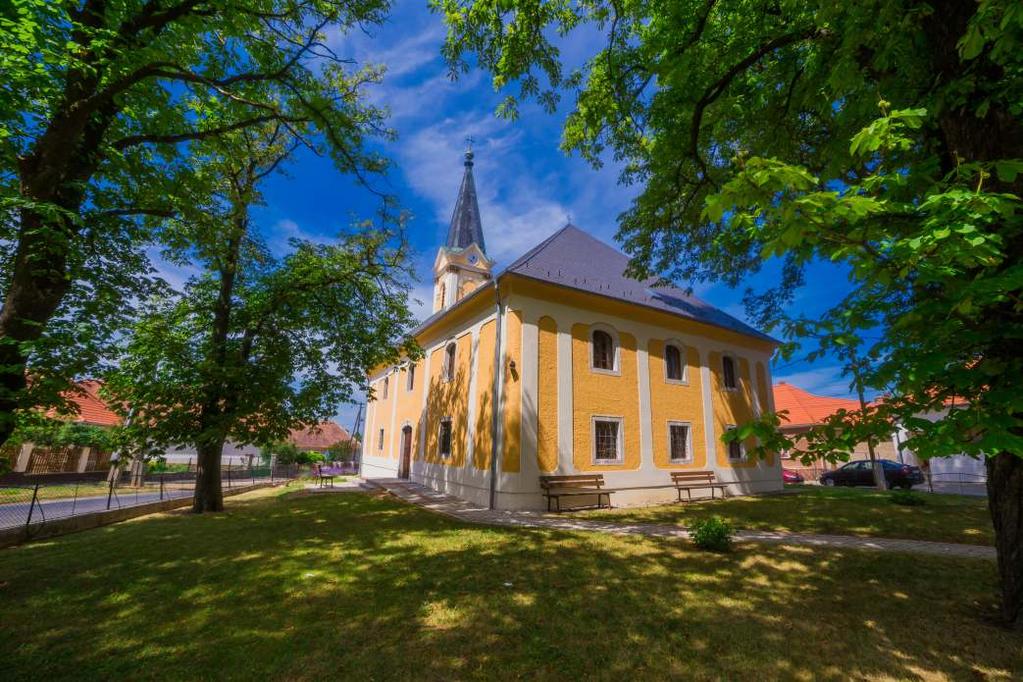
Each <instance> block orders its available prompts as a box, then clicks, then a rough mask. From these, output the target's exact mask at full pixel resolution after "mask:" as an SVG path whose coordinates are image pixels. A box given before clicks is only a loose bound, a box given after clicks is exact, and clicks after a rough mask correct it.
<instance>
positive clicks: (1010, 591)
mask: <svg viewBox="0 0 1023 682" xmlns="http://www.w3.org/2000/svg"><path fill="white" fill-rule="evenodd" d="M985 465H986V466H987V500H988V509H990V510H991V522H992V523H993V524H994V527H995V548H996V549H997V551H998V573H999V575H1000V577H1001V583H1002V616H1003V617H1004V618H1005V622H1006V623H1007V624H1009V625H1010V626H1011V627H1015V628H1018V629H1021V630H1023V457H1019V456H1016V455H1014V454H1012V453H1010V452H1000V453H998V454H997V455H994V456H992V457H988V458H987V461H986V462H985Z"/></svg>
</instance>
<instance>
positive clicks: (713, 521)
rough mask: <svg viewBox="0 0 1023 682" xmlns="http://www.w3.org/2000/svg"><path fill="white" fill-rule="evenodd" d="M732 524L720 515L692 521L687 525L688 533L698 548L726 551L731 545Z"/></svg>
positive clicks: (733, 530)
mask: <svg viewBox="0 0 1023 682" xmlns="http://www.w3.org/2000/svg"><path fill="white" fill-rule="evenodd" d="M734 533H735V529H734V528H733V527H732V524H731V523H729V522H728V521H726V520H724V519H723V518H721V517H720V516H712V517H710V518H709V519H702V520H700V521H694V522H693V523H691V524H690V525H689V535H690V537H692V539H693V543H694V544H695V545H696V546H697V547H699V548H700V549H706V550H709V551H711V552H727V551H728V550H729V549H731V547H732V535H733V534H734Z"/></svg>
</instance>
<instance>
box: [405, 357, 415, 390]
mask: <svg viewBox="0 0 1023 682" xmlns="http://www.w3.org/2000/svg"><path fill="white" fill-rule="evenodd" d="M406 382H407V383H406V384H405V390H406V391H411V390H412V389H413V388H415V387H416V366H415V365H414V364H412V363H411V362H410V363H409V365H408V376H407V377H406Z"/></svg>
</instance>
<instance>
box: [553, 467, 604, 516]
mask: <svg viewBox="0 0 1023 682" xmlns="http://www.w3.org/2000/svg"><path fill="white" fill-rule="evenodd" d="M540 487H541V488H542V489H543V496H544V497H546V498H547V511H551V500H555V501H556V503H557V507H558V509H557V511H561V498H562V497H578V496H582V495H596V496H597V507H602V506H603V505H602V504H601V501H602V499H603V498H604V497H606V498H607V506H608V507H609V508H610V507H611V493H613V492H615V491H614V490H611V489H609V488H605V487H604V475H603V474H581V475H576V476H541V477H540Z"/></svg>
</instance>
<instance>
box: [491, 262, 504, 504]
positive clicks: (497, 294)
mask: <svg viewBox="0 0 1023 682" xmlns="http://www.w3.org/2000/svg"><path fill="white" fill-rule="evenodd" d="M494 298H495V299H496V300H497V319H496V320H495V324H496V327H497V328H496V330H495V332H494V334H495V338H494V386H493V392H494V395H493V399H492V401H491V404H492V405H493V406H494V410H493V415H492V417H493V420H492V423H491V425H490V437H491V442H490V508H491V509H494V508H495V507H496V502H497V458H498V456H499V455H500V453H501V451H500V447H501V432H500V431H501V423H502V422H501V407H502V405H501V403H502V400H501V391H502V390H503V388H504V362H503V360H504V348H502V347H501V341H502V339H501V326H502V323H503V322H504V301H502V300H501V287H500V285H499V284H498V281H497V280H496V279H495V280H494Z"/></svg>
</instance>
